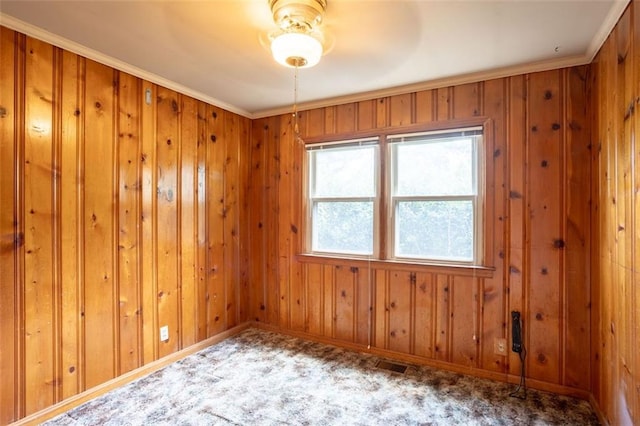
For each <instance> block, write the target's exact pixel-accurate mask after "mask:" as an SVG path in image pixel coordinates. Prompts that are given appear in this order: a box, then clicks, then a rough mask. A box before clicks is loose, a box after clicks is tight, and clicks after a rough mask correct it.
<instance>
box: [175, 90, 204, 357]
mask: <svg viewBox="0 0 640 426" xmlns="http://www.w3.org/2000/svg"><path fill="white" fill-rule="evenodd" d="M180 160H181V161H180V175H179V176H180V182H181V187H180V224H179V229H180V244H181V246H180V286H181V287H180V295H181V299H180V305H181V309H180V312H181V320H180V323H181V329H180V337H181V338H182V341H181V345H180V347H181V348H186V347H189V346H191V345H193V344H194V343H196V342H197V341H198V302H199V299H198V297H197V296H198V283H199V280H198V277H199V274H198V231H199V229H198V226H199V217H198V183H199V182H198V102H196V101H195V100H194V99H193V98H190V97H187V96H180Z"/></svg>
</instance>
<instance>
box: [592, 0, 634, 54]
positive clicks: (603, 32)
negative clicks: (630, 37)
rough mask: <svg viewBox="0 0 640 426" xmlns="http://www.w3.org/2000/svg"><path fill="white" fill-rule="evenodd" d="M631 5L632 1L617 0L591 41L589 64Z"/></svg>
mask: <svg viewBox="0 0 640 426" xmlns="http://www.w3.org/2000/svg"><path fill="white" fill-rule="evenodd" d="M629 3H631V0H616V1H614V2H613V6H612V7H611V9H609V14H608V15H607V16H606V18H605V19H604V21H603V22H602V25H600V28H599V29H598V31H597V32H596V34H595V35H594V36H593V39H591V43H590V44H589V47H588V48H587V53H586V54H585V56H586V57H588V58H589V63H591V62H592V61H593V59H594V58H595V57H596V55H597V54H598V52H599V51H600V48H601V47H602V45H603V44H604V42H605V41H607V37H609V34H611V31H613V29H614V28H615V26H616V24H617V23H618V21H619V20H620V17H621V16H622V14H623V13H624V11H625V10H626V9H627V6H628V5H629Z"/></svg>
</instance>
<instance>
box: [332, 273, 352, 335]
mask: <svg viewBox="0 0 640 426" xmlns="http://www.w3.org/2000/svg"><path fill="white" fill-rule="evenodd" d="M335 280H336V281H335V286H334V287H335V293H334V296H333V297H334V298H335V314H334V317H333V320H334V323H335V326H334V336H335V337H336V339H340V340H345V341H348V342H351V341H353V339H354V321H355V315H354V302H355V273H354V271H352V270H350V269H349V268H348V267H346V266H336V267H335Z"/></svg>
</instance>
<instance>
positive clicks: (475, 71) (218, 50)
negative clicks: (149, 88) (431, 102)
mask: <svg viewBox="0 0 640 426" xmlns="http://www.w3.org/2000/svg"><path fill="white" fill-rule="evenodd" d="M628 2H629V0H546V1H543V0H499V1H489V0H467V1H453V0H449V1H447V0H440V1H435V0H429V1H426V0H424V1H409V0H391V1H388V0H387V1H384V0H368V1H367V0H328V7H327V11H326V15H325V21H324V23H323V27H322V30H323V32H324V33H325V34H326V37H327V39H328V43H329V44H330V46H329V49H328V52H326V54H325V55H324V57H323V58H322V60H321V61H320V64H318V65H317V66H316V67H314V68H309V69H303V70H300V74H299V95H298V99H299V102H300V103H301V104H302V108H304V107H305V106H306V107H311V106H321V105H327V104H336V103H339V102H347V101H354V100H358V99H365V98H370V97H372V96H380V95H388V94H394V93H402V92H408V91H413V90H419V89H423V88H424V89H426V88H430V87H437V86H438V85H440V86H442V85H448V84H455V83H460V82H465V81H474V80H480V79H487V78H492V77H499V76H504V75H511V74H516V73H521V72H529V71H537V70H543V69H550V68H556V67H560V66H568V65H576V64H584V63H588V62H590V61H591V59H592V58H593V56H594V55H595V53H596V52H597V50H598V49H599V47H600V46H601V44H602V42H603V41H604V39H605V38H606V36H607V35H608V33H609V32H610V30H611V29H612V28H613V26H614V25H615V23H616V21H617V19H618V18H619V16H620V15H621V13H622V12H623V11H624V8H625V7H626V5H627V3H628ZM268 3H269V2H268V0H209V1H187V0H181V1H161V0H160V1H159V0H155V1H139V0H138V1H134V0H129V1H126V0H125V1H96V0H84V1H65V0H58V1H52V0H48V1H46V0H45V1H31V0H20V1H17V0H0V24H2V25H4V26H7V27H9V28H13V29H16V30H18V31H21V32H24V33H27V34H29V35H31V36H34V37H37V38H40V39H43V40H45V41H48V42H50V43H52V44H55V45H57V46H60V47H63V48H65V49H68V50H71V51H74V52H76V53H79V54H81V55H84V56H87V57H89V58H92V59H95V60H98V61H100V62H103V63H106V64H107V65H111V66H114V67H116V68H118V69H121V70H124V71H127V72H130V73H132V74H135V75H138V76H140V77H142V78H146V79H148V80H151V81H153V82H156V83H159V84H162V85H165V86H168V87H170V88H172V89H175V90H179V91H181V92H183V93H186V94H189V95H192V96H194V97H196V98H198V99H202V100H205V101H207V102H210V103H213V104H215V105H218V106H221V107H223V108H227V109H229V110H231V111H234V112H237V113H240V114H242V115H245V116H247V117H262V116H266V115H272V114H276V113H282V112H284V111H288V110H290V107H291V104H292V102H293V80H294V71H293V70H292V69H290V68H284V67H282V66H280V65H278V64H276V63H275V61H274V60H273V59H272V58H271V56H270V52H269V50H268V46H265V44H266V43H265V42H264V40H265V38H266V35H267V34H268V33H269V32H270V31H273V30H274V29H275V25H274V24H273V20H272V17H271V12H270V10H269V4H268Z"/></svg>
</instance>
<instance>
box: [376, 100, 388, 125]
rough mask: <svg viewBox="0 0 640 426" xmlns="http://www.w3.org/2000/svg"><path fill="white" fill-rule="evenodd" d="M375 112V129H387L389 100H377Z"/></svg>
mask: <svg viewBox="0 0 640 426" xmlns="http://www.w3.org/2000/svg"><path fill="white" fill-rule="evenodd" d="M375 111H376V113H375V119H376V121H375V124H376V128H378V129H379V128H381V127H387V126H388V125H389V98H380V99H377V100H376V109H375Z"/></svg>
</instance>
